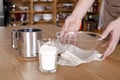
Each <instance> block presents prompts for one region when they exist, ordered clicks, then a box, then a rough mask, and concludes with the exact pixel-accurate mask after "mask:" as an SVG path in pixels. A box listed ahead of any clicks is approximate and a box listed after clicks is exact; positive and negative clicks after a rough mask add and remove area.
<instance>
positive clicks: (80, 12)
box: [72, 0, 95, 19]
mask: <svg viewBox="0 0 120 80" xmlns="http://www.w3.org/2000/svg"><path fill="white" fill-rule="evenodd" d="M94 1H95V0H78V3H77V4H76V7H75V8H74V10H73V12H72V15H73V16H77V18H78V19H82V18H83V17H84V15H85V14H86V13H87V11H88V9H89V8H90V6H91V5H92V4H93V2H94Z"/></svg>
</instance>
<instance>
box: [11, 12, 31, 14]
mask: <svg viewBox="0 0 120 80" xmlns="http://www.w3.org/2000/svg"><path fill="white" fill-rule="evenodd" d="M10 13H11V14H14V13H30V11H10Z"/></svg>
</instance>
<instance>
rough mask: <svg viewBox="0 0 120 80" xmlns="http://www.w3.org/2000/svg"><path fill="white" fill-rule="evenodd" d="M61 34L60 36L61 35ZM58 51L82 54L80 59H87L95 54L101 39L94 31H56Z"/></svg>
mask: <svg viewBox="0 0 120 80" xmlns="http://www.w3.org/2000/svg"><path fill="white" fill-rule="evenodd" d="M61 35H62V36H61ZM56 38H57V43H58V49H59V50H58V52H59V53H61V52H64V51H65V50H67V51H69V52H71V53H75V54H80V55H82V57H81V59H82V58H83V59H85V60H88V59H90V58H91V56H93V55H94V54H95V51H97V47H99V44H100V43H101V41H102V38H101V34H98V33H95V32H87V31H79V32H66V33H61V32H57V33H56Z"/></svg>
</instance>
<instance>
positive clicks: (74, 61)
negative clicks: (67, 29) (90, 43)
mask: <svg viewBox="0 0 120 80" xmlns="http://www.w3.org/2000/svg"><path fill="white" fill-rule="evenodd" d="M63 48H64V52H62V53H61V55H60V57H59V59H58V62H57V64H59V65H66V66H77V65H80V64H82V63H88V62H91V61H93V60H95V61H101V60H102V58H101V56H102V54H100V53H99V52H98V51H95V50H83V49H80V48H78V47H76V46H74V45H66V46H64V47H63Z"/></svg>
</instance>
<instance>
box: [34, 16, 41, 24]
mask: <svg viewBox="0 0 120 80" xmlns="http://www.w3.org/2000/svg"><path fill="white" fill-rule="evenodd" d="M33 19H34V21H36V22H38V21H39V20H41V14H35V15H34V18H33Z"/></svg>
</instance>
